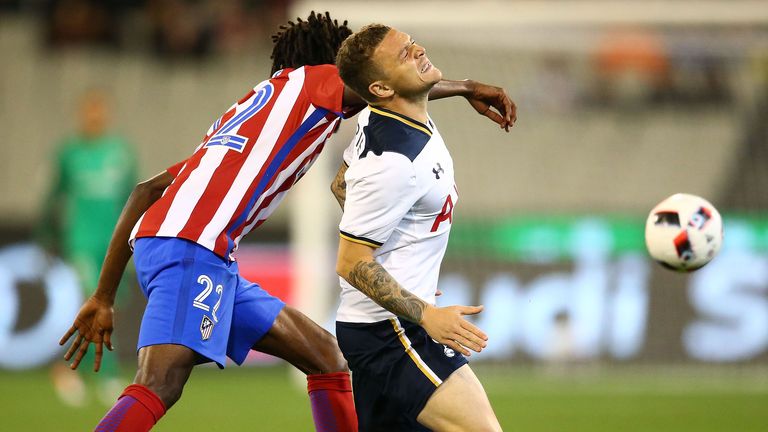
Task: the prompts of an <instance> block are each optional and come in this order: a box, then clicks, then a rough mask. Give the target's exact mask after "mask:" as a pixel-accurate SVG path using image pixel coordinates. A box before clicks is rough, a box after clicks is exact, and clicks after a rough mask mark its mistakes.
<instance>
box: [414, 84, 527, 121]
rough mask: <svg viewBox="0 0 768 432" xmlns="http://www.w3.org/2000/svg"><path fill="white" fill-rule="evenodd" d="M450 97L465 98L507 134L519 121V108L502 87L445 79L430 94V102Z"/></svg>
mask: <svg viewBox="0 0 768 432" xmlns="http://www.w3.org/2000/svg"><path fill="white" fill-rule="evenodd" d="M450 96H463V97H464V98H466V99H467V102H469V104H470V105H472V108H474V109H475V111H477V112H478V113H479V114H481V115H484V116H486V117H488V118H489V119H491V120H492V121H493V122H494V123H496V124H498V125H499V126H500V127H501V128H502V129H504V130H506V131H507V132H509V128H510V127H512V126H513V125H514V124H515V121H516V120H517V106H516V105H515V103H514V102H512V99H510V98H509V96H508V95H507V92H506V91H504V89H503V88H501V87H496V86H492V85H489V84H483V83H481V82H477V81H473V80H462V81H452V80H445V79H444V80H442V81H440V82H439V83H437V84H435V86H434V87H432V90H431V91H430V92H429V99H430V100H434V99H442V98H446V97H450ZM491 108H493V109H491ZM494 109H495V111H494Z"/></svg>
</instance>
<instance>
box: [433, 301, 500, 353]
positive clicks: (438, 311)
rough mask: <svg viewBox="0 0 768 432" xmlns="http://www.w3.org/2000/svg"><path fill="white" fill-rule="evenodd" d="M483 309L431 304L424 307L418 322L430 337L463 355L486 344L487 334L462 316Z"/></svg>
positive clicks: (476, 350)
mask: <svg viewBox="0 0 768 432" xmlns="http://www.w3.org/2000/svg"><path fill="white" fill-rule="evenodd" d="M482 310H483V307H482V306H447V307H440V308H439V307H435V306H432V305H429V306H427V308H426V309H424V314H423V315H422V319H421V322H420V323H419V324H420V325H421V326H422V327H424V330H426V331H427V333H428V334H429V336H431V337H432V339H434V340H436V341H438V342H439V343H441V344H443V345H445V346H447V347H449V348H451V349H453V350H454V351H456V352H460V353H462V354H464V355H465V356H469V355H470V351H469V350H472V351H475V352H480V351H482V350H483V348H485V346H486V345H487V340H488V336H487V335H486V334H485V333H483V331H482V330H480V329H479V328H477V327H476V326H475V325H474V324H472V323H471V322H469V321H467V320H466V319H464V318H463V316H464V315H475V314H478V313H480V312H481V311H482Z"/></svg>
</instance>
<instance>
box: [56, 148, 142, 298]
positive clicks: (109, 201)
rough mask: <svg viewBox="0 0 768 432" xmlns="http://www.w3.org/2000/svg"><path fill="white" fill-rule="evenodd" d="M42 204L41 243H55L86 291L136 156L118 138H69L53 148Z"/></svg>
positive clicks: (126, 191)
mask: <svg viewBox="0 0 768 432" xmlns="http://www.w3.org/2000/svg"><path fill="white" fill-rule="evenodd" d="M54 170H55V172H56V173H55V174H54V177H53V181H54V183H53V185H52V188H51V196H50V197H49V199H48V200H47V202H46V207H47V208H46V211H45V215H44V222H43V226H42V227H41V228H42V229H43V231H44V239H47V240H48V241H49V242H55V243H56V244H57V245H58V247H59V248H60V250H61V253H62V254H63V255H64V257H65V258H66V259H68V260H70V261H71V262H72V263H73V264H75V266H76V267H78V271H79V273H80V275H81V277H82V278H83V282H84V285H85V286H86V289H88V290H89V291H90V290H92V289H95V283H96V281H95V280H94V279H96V278H98V273H99V271H100V267H101V262H102V260H103V259H104V255H105V254H106V250H107V246H108V245H109V241H110V238H111V237H112V231H113V230H114V227H115V224H116V222H117V219H118V217H119V216H120V212H121V211H122V208H123V206H124V205H125V201H126V200H127V198H128V196H129V195H130V193H131V191H132V190H133V187H134V185H135V182H136V177H137V173H136V157H135V154H134V152H133V149H132V148H131V147H130V146H129V145H128V144H127V143H126V142H125V140H123V139H122V138H120V137H117V136H114V135H103V136H100V137H97V138H86V137H80V136H74V137H70V138H67V139H65V140H64V141H63V142H62V143H61V145H60V147H59V150H58V153H57V156H56V160H55V166H54Z"/></svg>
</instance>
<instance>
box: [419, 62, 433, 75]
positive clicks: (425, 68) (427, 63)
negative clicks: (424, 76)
mask: <svg viewBox="0 0 768 432" xmlns="http://www.w3.org/2000/svg"><path fill="white" fill-rule="evenodd" d="M430 69H432V63H430V62H429V61H427V62H426V63H424V66H422V67H421V73H424V72H426V71H428V70H430Z"/></svg>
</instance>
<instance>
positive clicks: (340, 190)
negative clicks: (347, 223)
mask: <svg viewBox="0 0 768 432" xmlns="http://www.w3.org/2000/svg"><path fill="white" fill-rule="evenodd" d="M346 172H347V165H346V164H345V163H342V164H341V167H339V171H338V172H337V173H336V177H335V178H334V179H333V182H332V183H331V192H333V196H335V197H336V201H338V202H339V205H340V206H341V209H342V210H344V202H346V200H347V182H346V181H344V173H346Z"/></svg>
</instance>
